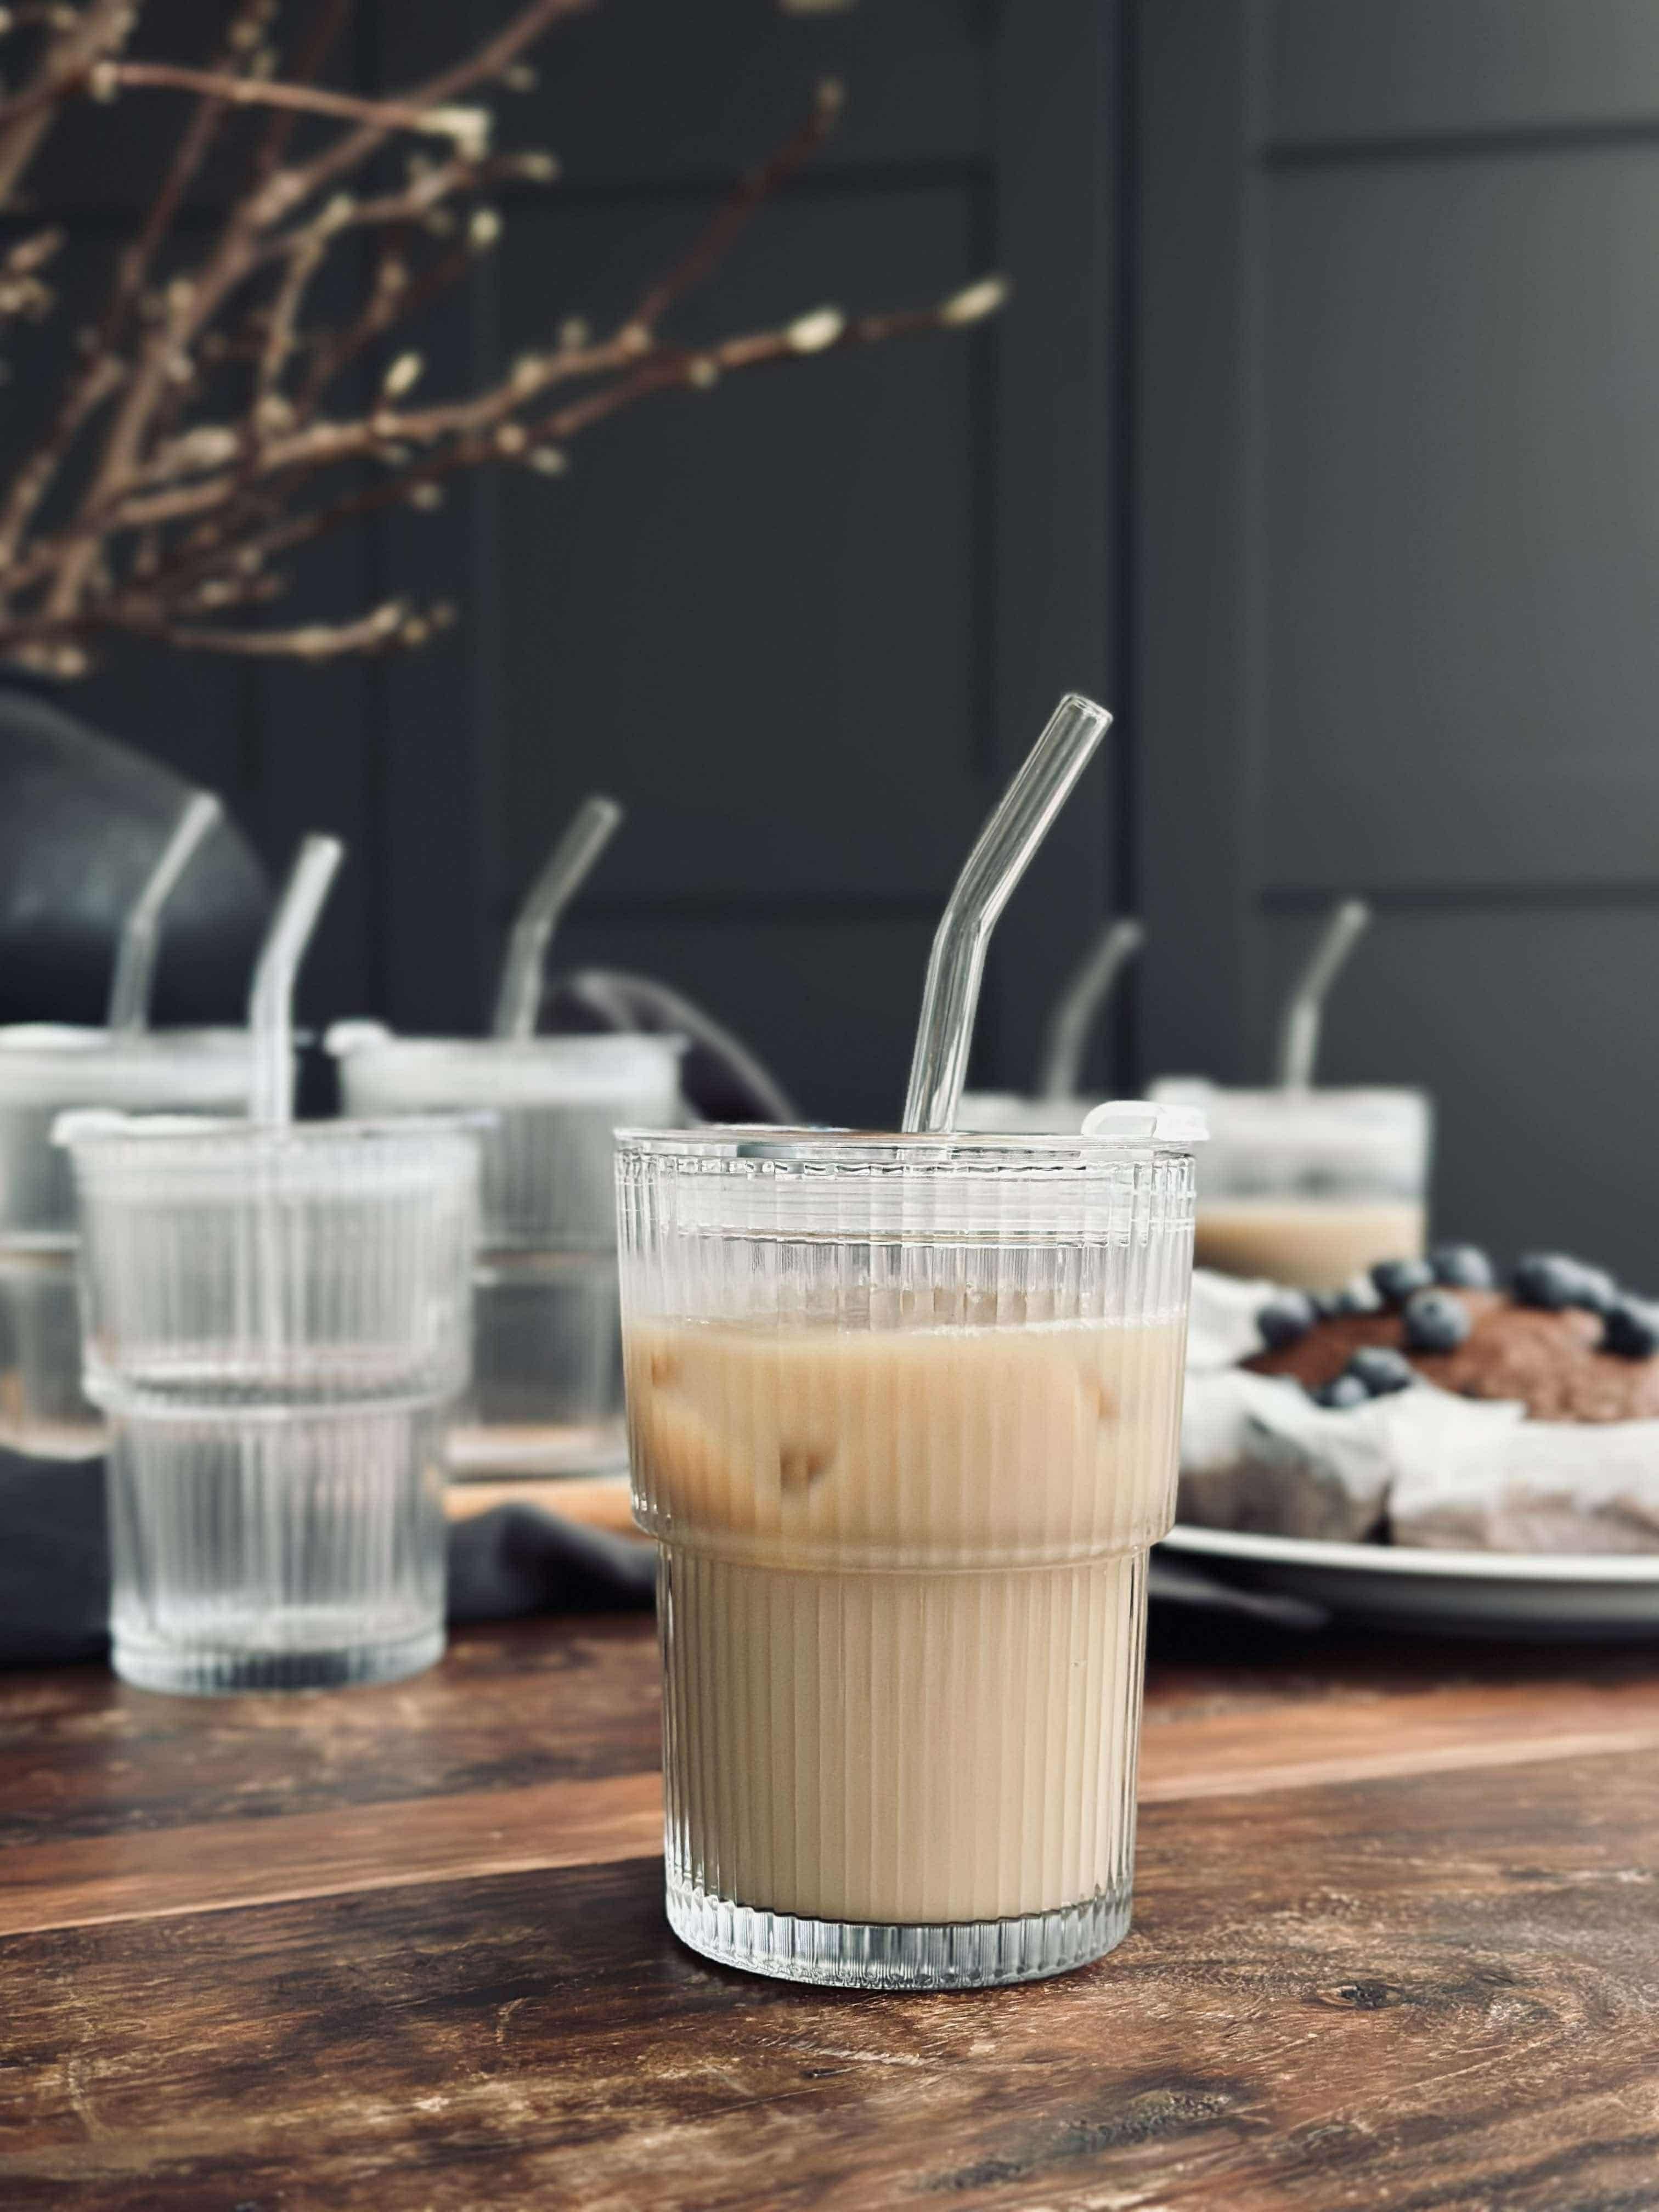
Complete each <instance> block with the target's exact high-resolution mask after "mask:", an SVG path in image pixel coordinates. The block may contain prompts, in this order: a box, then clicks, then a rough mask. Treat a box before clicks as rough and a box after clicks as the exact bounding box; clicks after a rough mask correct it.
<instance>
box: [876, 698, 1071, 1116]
mask: <svg viewBox="0 0 1659 2212" xmlns="http://www.w3.org/2000/svg"><path fill="white" fill-rule="evenodd" d="M1111 720H1112V718H1111V716H1110V715H1109V714H1108V713H1107V711H1106V709H1105V708H1103V707H1097V706H1096V704H1095V702H1094V701H1093V700H1092V699H1085V698H1082V697H1080V696H1079V695H1078V694H1077V693H1076V692H1074V691H1073V692H1068V693H1067V694H1066V696H1065V698H1063V699H1062V700H1061V701H1060V704H1059V706H1058V707H1056V708H1055V709H1054V713H1053V714H1052V715H1051V716H1050V717H1049V720H1048V727H1047V728H1046V729H1045V730H1044V731H1043V732H1042V736H1041V737H1040V738H1038V739H1037V741H1036V744H1035V745H1034V746H1033V747H1032V749H1031V751H1030V757H1028V758H1027V760H1026V763H1025V765H1024V768H1022V769H1020V771H1019V773H1018V775H1017V776H1016V777H1015V778H1014V780H1013V781H1012V783H1011V784H1010V785H1009V787H1008V788H1007V790H1006V792H1005V793H1003V795H1002V799H1001V802H1000V805H998V807H997V809H996V811H995V812H994V814H993V815H992V816H991V818H990V820H989V821H988V822H987V823H986V825H985V827H984V828H983V829H981V831H980V833H979V837H978V840H977V842H975V846H974V848H973V850H972V852H970V853H969V855H968V858H967V860H966V861H965V862H964V863H963V870H962V873H961V874H960V875H959V876H958V877H957V884H956V889H955V890H953V891H952V892H951V899H950V903H949V904H948V905H947V906H946V908H945V912H944V915H943V916H942V917H941V919H940V921H939V928H938V929H937V931H936V932H935V933H934V936H933V951H932V953H931V955H930V956H929V957H928V962H927V983H926V985H925V986H924V987H923V991H922V999H921V1022H920V1024H918V1027H917V1030H916V1047H915V1055H914V1057H913V1058H912V1060H911V1062H910V1087H909V1091H908V1094H907V1096H906V1098H905V1102H904V1127H905V1128H906V1129H907V1130H918V1131H933V1130H938V1131H945V1130H950V1129H953V1128H954V1127H956V1120H957V1106H958V1105H959V1104H960V1103H961V1099H962V1085H963V1077H964V1076H965V1075H966V1073H967V1071H968V1048H969V1043H970V1042H972V1039H973V1033H974V1016H975V1012H976V1011H977V1010H978V1006H979V987H980V980H981V976H982V975H983V973H984V969H985V948H986V946H987V944H988V943H989V942H990V937H991V932H992V930H993V929H994V927H995V926H996V921H997V917H998V915H1000V913H1001V912H1002V909H1003V908H1004V907H1005V906H1006V904H1007V902H1008V896H1009V894H1010V893H1011V892H1012V890H1013V888H1014V885H1015V884H1017V883H1018V881H1019V879H1020V878H1021V877H1022V876H1023V875H1024V872H1025V870H1026V868H1027V866H1029V864H1030V860H1031V856H1032V855H1033V854H1035V852H1036V849H1037V847H1038V846H1039V845H1040V844H1041V843H1042V841H1043V839H1044V837H1046V836H1048V829H1049V825H1050V824H1051V823H1053V821H1054V817H1055V815H1057V814H1058V813H1059V811H1060V808H1061V807H1062V806H1063V805H1065V803H1066V798H1067V796H1068V795H1069V793H1070V792H1071V789H1072V787H1073V784H1074V783H1075V782H1076V781H1077V780H1078V778H1079V776H1080V775H1082V773H1083V771H1084V769H1085V768H1086V767H1087V765H1088V763H1089V758H1090V756H1091V754H1092V753H1093V751H1094V750H1095V747H1096V746H1097V744H1099V743H1100V741H1101V739H1102V738H1103V737H1104V735H1105V734H1106V732H1107V731H1108V730H1109V728H1110V726H1111Z"/></svg>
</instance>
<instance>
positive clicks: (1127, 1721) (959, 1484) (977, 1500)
mask: <svg viewBox="0 0 1659 2212" xmlns="http://www.w3.org/2000/svg"><path fill="white" fill-rule="evenodd" d="M1183 1337H1184V1327H1183V1325H1182V1323H1181V1322H1158V1323H1150V1324H1140V1325H1130V1326H1123V1325H1113V1324H1107V1323H1099V1322H1065V1323H1037V1324H1022V1325H1016V1326H1005V1327H1001V1328H997V1327H989V1328H915V1329H889V1330H860V1329H858V1328H846V1329H842V1330H836V1329H831V1328H811V1327H801V1328H790V1327H784V1328H770V1327H769V1328H758V1327H757V1328H743V1327H738V1326H731V1325H726V1324H720V1323H694V1324H665V1323H657V1322H646V1323H637V1324H635V1326H634V1327H633V1328H631V1329H630V1332H629V1338H628V1342H627V1347H626V1357H627V1361H628V1375H629V1419H630V1426H631V1433H632V1442H633V1450H634V1468H635V1494H636V1502H637V1506H638V1510H639V1517H640V1518H641V1522H642V1523H643V1524H644V1525H645V1526H647V1528H651V1529H652V1530H653V1533H655V1534H658V1535H659V1536H661V1537H662V1538H663V1539H664V1540H665V1555H664V1568H663V1590H662V1599H663V1604H662V1632H663V1640H664V1651H665V1684H666V1705H665V1767H666V1771H667V1776H668V1848H669V1855H670V1859H671V1871H672V1872H673V1873H674V1874H675V1875H678V1878H679V1879H680V1880H681V1881H684V1882H689V1883H691V1884H695V1885H696V1886H697V1887H700V1888H702V1890H703V1891H704V1892H705V1893H708V1894H709V1895H712V1896H715V1897H726V1898H736V1899H741V1900H742V1902H743V1903H744V1904H745V1905H751V1906H756V1907H760V1908H763V1909H768V1910H770V1911H779V1912H787V1913H792V1914H795V1915H797V1916H800V1917H808V1918H814V1919H823V1920H835V1921H855V1922H879V1923H934V1922H963V1921H975V1920H981V1919H1000V1918H1007V1917H1012V1916H1015V1915H1020V1914H1026V1913H1033V1912H1041V1911H1051V1910H1054V1909H1057V1908H1059V1907H1062V1906H1065V1905H1073V1904H1077V1903H1079V1902H1082V1901H1083V1900H1085V1899H1091V1898H1093V1897H1096V1896H1098V1895H1101V1894H1117V1893H1120V1892H1127V1882H1128V1874H1129V1864H1128V1861H1129V1853H1130V1850H1131V1849H1132V1844H1133V1794H1134V1759H1133V1745H1134V1740H1135V1733H1136V1721H1137V1716H1138V1712H1139V1695H1140V1680H1141V1659H1142V1638H1143V1635H1144V1623H1145V1613H1146V1595H1145V1550H1146V1547H1147V1546H1148V1545H1149V1544H1150V1543H1151V1542H1152V1541H1154V1540H1155V1538H1156V1537H1157V1536H1158V1535H1160V1534H1162V1533H1163V1532H1164V1529H1165V1528H1167V1527H1168V1525H1169V1522H1170V1517H1171V1513H1172V1510H1173V1493H1174V1480H1175V1465H1176V1431H1177V1425H1178V1419H1179V1411H1180V1395H1181V1375H1182V1351H1183Z"/></svg>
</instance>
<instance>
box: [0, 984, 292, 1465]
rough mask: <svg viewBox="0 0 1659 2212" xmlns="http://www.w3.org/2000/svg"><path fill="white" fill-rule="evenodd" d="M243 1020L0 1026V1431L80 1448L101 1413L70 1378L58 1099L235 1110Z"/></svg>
mask: <svg viewBox="0 0 1659 2212" xmlns="http://www.w3.org/2000/svg"><path fill="white" fill-rule="evenodd" d="M252 1082H253V1074H252V1045H251V1043H250V1041H249V1037H248V1034H247V1031H246V1030H229V1029H227V1030H138V1031H131V1032H129V1031H121V1030H103V1029H81V1028H72V1027H70V1026H67V1025H64V1024H55V1023H45V1022H29V1023H16V1024H11V1025H9V1026H8V1027H5V1028H0V1443H3V1444H7V1445H9V1446H10V1447H11V1449H13V1450H15V1451H21V1452H31V1453H34V1454H36V1455H40V1456H42V1457H46V1458H57V1459H82V1458H86V1457H88V1456H90V1455H92V1454H94V1453H96V1452H100V1451H101V1450H102V1449H103V1448H104V1425H103V1422H102V1420H101V1419H100V1416H99V1413H98V1411H97V1408H96V1407H94V1406H92V1405H89V1404H88V1401H87V1400H86V1398H85V1396H84V1395H82V1389H81V1322H80V1316H79V1312H78V1310H77V1307H76V1290H75V1253H76V1218H75V1186H74V1181H73V1178H72V1176H71V1175H70V1164H69V1159H68V1158H67V1156H66V1155H65V1154H64V1152H60V1151H58V1148H57V1147H56V1146H54V1145H53V1143H52V1124H53V1123H54V1122H55V1121H56V1120H57V1119H58V1115H59V1114H61V1113H63V1112H64V1110H65V1109H68V1108H70V1107H76V1106H106V1107H114V1108H118V1109H124V1110H126V1111H130V1112H140V1111H144V1110H149V1109H153V1110H155V1111H160V1112H174V1113H206V1114H213V1113H219V1114H234V1113H240V1112H245V1111H246V1107H247V1103H248V1098H249V1096H250V1093H251V1091H252Z"/></svg>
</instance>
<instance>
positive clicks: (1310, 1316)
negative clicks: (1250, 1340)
mask: <svg viewBox="0 0 1659 2212" xmlns="http://www.w3.org/2000/svg"><path fill="white" fill-rule="evenodd" d="M1318 1318H1319V1316H1318V1315H1317V1314H1316V1312H1315V1311H1314V1303H1313V1300H1312V1299H1311V1298H1310V1297H1308V1295H1307V1293H1306V1292H1305V1291H1280V1292H1279V1295H1278V1297H1272V1298H1269V1299H1268V1301H1267V1304H1266V1305H1265V1306H1263V1307H1262V1309H1261V1312H1260V1313H1258V1314H1257V1316H1256V1317H1255V1325H1256V1327H1257V1328H1259V1329H1260V1330H1261V1341H1262V1342H1263V1343H1264V1344H1265V1345H1266V1346H1267V1349H1268V1351H1269V1352H1278V1351H1279V1350H1280V1349H1281V1347H1282V1346H1285V1345H1287V1344H1294V1343H1295V1342H1296V1341H1297V1338H1298V1337H1304V1336H1305V1335H1306V1334H1308V1331H1309V1330H1310V1328H1312V1327H1313V1325H1314V1323H1315V1322H1316V1321H1317V1320H1318Z"/></svg>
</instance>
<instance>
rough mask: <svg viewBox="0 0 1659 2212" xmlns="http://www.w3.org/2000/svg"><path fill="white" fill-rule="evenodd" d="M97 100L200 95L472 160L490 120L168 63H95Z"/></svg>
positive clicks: (481, 114)
mask: <svg viewBox="0 0 1659 2212" xmlns="http://www.w3.org/2000/svg"><path fill="white" fill-rule="evenodd" d="M88 86H89V88H90V90H91V91H92V93H93V95H94V98H96V99H100V100H112V99H113V98H114V96H115V94H117V93H118V92H130V91H136V90H137V89H139V88H150V89H154V90H159V91H163V92H195V93H200V94H202V95H203V96H204V98H206V99H209V100H228V101H229V102H231V104H232V105H233V106H239V107H281V108H285V109H287V110H289V112H292V113H294V114H296V115H327V116H330V117H331V118H333V119H334V120H335V121H336V122H353V123H367V124H369V125H374V127H375V128H376V129H377V130H379V131H380V133H381V135H382V136H383V137H390V136H391V135H392V132H394V131H423V132H425V133H426V134H427V135H428V137H435V138H448V139H450V140H452V141H453V143H454V144H456V145H457V146H459V147H462V148H464V149H465V150H466V151H467V152H469V153H471V154H473V155H480V154H482V153H483V150H484V148H485V146H486V144H487V143H488V141H489V114H488V112H487V111H486V110H485V109H483V108H482V107H455V106H432V107H426V106H419V107H417V106H414V105H412V104H411V103H410V102H409V101H407V100H360V99H359V98H358V97H357V96H356V94H355V93H349V92H328V91H325V90H324V89H322V88H319V87H318V86H315V85H306V84H279V83H275V82H271V81H270V79H268V78H265V77H258V76H228V75H226V74H224V73H223V72H222V71H218V70H198V69H181V68H179V67H178V66H177V65H176V64H173V63H172V62H99V63H98V64H95V66H94V68H93V70H92V71H91V72H90V75H89V77H88Z"/></svg>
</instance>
